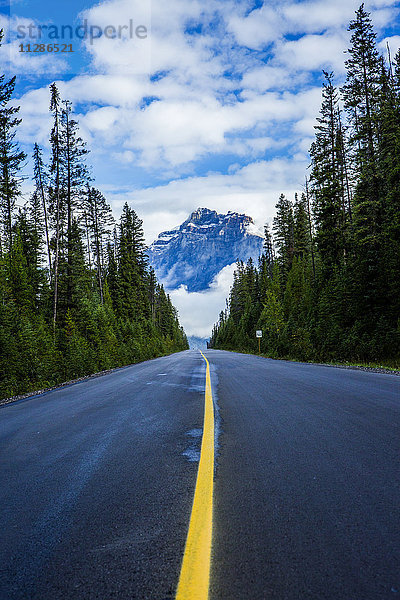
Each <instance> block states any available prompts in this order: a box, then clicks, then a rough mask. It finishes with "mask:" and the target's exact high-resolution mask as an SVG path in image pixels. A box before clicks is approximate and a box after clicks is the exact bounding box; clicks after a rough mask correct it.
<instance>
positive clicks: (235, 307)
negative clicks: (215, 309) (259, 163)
mask: <svg viewBox="0 0 400 600" xmlns="http://www.w3.org/2000/svg"><path fill="white" fill-rule="evenodd" d="M349 31H350V33H351V42H350V48H349V49H348V52H347V53H346V55H345V57H346V58H347V60H345V67H346V72H347V76H346V80H345V82H344V84H343V86H342V87H340V88H338V87H336V85H335V80H334V74H333V73H328V72H324V83H323V88H322V104H321V109H320V113H319V116H318V118H317V124H316V126H315V139H314V141H313V143H312V145H311V148H310V158H311V161H310V168H309V173H308V174H307V177H306V178H305V185H304V188H303V191H302V192H301V193H299V194H297V195H296V196H295V197H294V198H292V199H289V198H286V197H285V196H284V195H281V196H280V198H279V200H278V202H277V204H276V214H275V218H274V220H273V227H272V231H271V230H270V228H269V227H268V226H266V227H265V239H264V251H263V254H262V256H261V257H260V259H259V263H258V265H256V264H254V263H253V262H252V261H251V260H250V261H249V262H248V263H247V264H243V263H241V262H239V263H238V264H237V269H236V272H235V275H234V282H233V286H232V288H231V292H230V297H229V300H228V301H227V307H226V310H225V311H222V312H221V313H220V316H219V322H218V323H217V324H216V325H215V327H214V330H213V333H212V337H211V341H210V343H211V346H212V347H214V348H220V349H227V350H236V351H245V352H256V351H258V342H257V340H256V338H255V333H256V330H257V329H261V330H262V331H263V338H262V340H261V352H262V353H263V354H266V355H268V356H270V357H275V358H289V359H296V360H306V361H358V362H361V363H368V362H369V363H375V364H376V363H379V364H386V365H392V366H399V364H400V360H399V355H400V353H399V350H400V277H399V274H400V51H399V52H398V53H397V55H396V56H394V57H392V56H391V55H390V49H389V48H388V49H387V56H386V53H385V56H383V55H382V54H381V52H380V51H379V49H378V46H377V40H376V33H375V31H374V27H373V23H372V22H371V18H370V14H369V13H368V12H367V11H366V10H365V8H364V5H362V6H361V7H360V8H359V10H358V11H357V12H356V14H355V18H354V20H353V21H352V22H351V23H350V26H349Z"/></svg>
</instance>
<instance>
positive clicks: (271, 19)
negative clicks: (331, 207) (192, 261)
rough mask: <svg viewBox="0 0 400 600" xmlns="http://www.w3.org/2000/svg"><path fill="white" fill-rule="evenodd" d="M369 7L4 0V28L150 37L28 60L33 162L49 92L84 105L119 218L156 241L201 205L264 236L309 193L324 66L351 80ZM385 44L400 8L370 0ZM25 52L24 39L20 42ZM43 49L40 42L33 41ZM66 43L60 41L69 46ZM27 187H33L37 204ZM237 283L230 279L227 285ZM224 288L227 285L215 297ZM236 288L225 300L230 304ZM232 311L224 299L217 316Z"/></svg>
mask: <svg viewBox="0 0 400 600" xmlns="http://www.w3.org/2000/svg"><path fill="white" fill-rule="evenodd" d="M358 6H359V1H354V0H336V1H335V2H326V1H325V0H304V1H296V0H282V1H281V2H279V3H277V2H272V1H269V2H261V1H259V0H258V1H257V2H251V1H242V0H232V1H230V0H226V1H221V0H202V1H200V0H169V1H168V2H166V1H165V0H108V1H107V2H99V3H97V4H94V3H92V2H90V1H80V0H69V2H60V3H54V2H50V1H48V0H15V1H13V2H12V3H11V5H10V10H9V13H10V19H9V21H7V19H6V13H7V3H6V2H4V0H0V8H1V9H2V12H3V17H2V24H4V26H5V28H6V29H8V30H10V29H11V30H12V31H14V32H15V31H16V28H17V26H18V25H20V26H21V25H23V26H25V27H27V25H28V24H29V23H35V24H36V25H38V24H42V25H50V24H53V25H57V26H61V25H72V26H74V27H76V26H77V25H79V24H80V23H82V22H84V21H85V20H86V22H87V24H88V26H96V27H100V28H102V29H103V30H104V28H105V27H106V26H107V25H111V26H114V27H115V28H116V29H117V28H118V27H119V26H123V25H125V24H127V23H129V21H130V20H132V22H133V23H134V25H135V27H136V26H137V25H144V26H145V27H147V30H148V36H147V38H146V39H138V38H137V37H134V38H133V39H130V38H129V37H125V38H123V39H107V38H106V37H105V36H104V35H103V36H102V37H101V38H99V39H96V40H94V41H93V43H92V44H91V43H90V41H89V40H88V39H87V40H83V41H81V40H79V39H76V38H75V39H73V40H68V39H67V40H65V42H67V43H72V44H73V49H74V53H73V54H72V55H68V54H65V55H63V56H61V55H60V54H57V55H54V53H44V54H39V55H33V54H27V53H24V54H21V53H19V52H18V43H20V42H21V40H16V39H15V34H14V36H12V40H13V41H12V43H11V42H10V44H7V45H5V46H3V48H2V49H1V52H2V59H3V60H2V62H3V63H4V62H5V63H6V64H7V68H8V70H9V72H10V73H14V72H17V73H18V83H17V95H18V99H19V100H18V101H19V104H20V105H21V116H22V118H23V123H22V125H21V128H20V131H19V139H20V140H21V142H22V144H23V146H24V148H25V149H26V151H27V152H28V153H29V154H31V150H32V145H33V143H34V142H35V141H37V142H38V143H39V144H41V145H42V146H43V147H44V148H45V150H46V149H48V146H49V143H48V137H49V128H50V118H49V113H48V104H49V94H48V85H49V84H50V83H51V82H52V81H54V80H56V81H57V82H59V87H60V90H61V94H62V95H63V96H64V97H65V98H69V99H70V100H71V101H72V102H73V105H74V111H75V114H76V118H77V119H78V121H79V122H80V125H81V130H82V134H83V136H84V138H85V139H86V140H87V142H88V146H89V148H90V150H91V153H90V156H89V162H90V164H91V165H92V169H93V176H94V178H95V180H96V184H97V186H98V187H99V188H100V189H101V190H102V191H103V193H104V194H105V195H106V197H107V198H108V200H109V201H110V203H111V204H112V206H113V208H114V212H115V213H116V215H118V213H119V211H120V209H121V206H122V204H123V203H124V202H125V201H128V202H129V203H131V204H132V205H133V206H134V208H135V209H136V210H137V212H138V214H139V215H140V216H141V217H142V218H143V220H144V227H145V233H146V237H147V240H148V241H149V242H151V241H152V240H153V239H154V237H156V235H157V234H158V233H159V232H160V231H161V230H164V229H168V228H171V227H173V226H175V225H177V224H179V223H180V222H182V221H183V220H184V219H185V218H186V216H187V214H188V213H189V212H191V211H192V210H194V209H196V208H197V207H198V206H206V207H209V208H212V209H216V210H218V211H219V212H226V211H228V210H237V211H240V212H246V213H247V214H250V215H251V216H252V217H253V218H254V219H255V221H256V223H257V224H258V225H259V226H260V227H262V225H263V223H264V222H265V221H267V220H270V219H271V218H272V216H273V213H274V205H275V203H276V201H277V198H278V197H279V194H280V193H281V192H284V193H287V194H288V195H293V194H294V192H295V191H301V189H302V186H303V183H304V177H305V175H306V172H307V166H308V164H309V157H308V149H309V146H310V143H311V141H312V137H313V125H314V123H315V117H316V116H317V112H318V110H319V105H320V85H321V81H322V69H325V70H329V71H330V70H334V71H335V73H336V75H337V82H338V83H339V84H340V83H341V82H342V81H343V78H344V76H345V71H344V60H345V54H344V51H345V50H346V48H347V47H348V45H349V33H348V32H347V27H348V23H349V21H350V20H351V19H352V18H353V15H354V11H355V10H356V9H357V8H358ZM366 8H367V10H369V11H370V12H371V13H372V17H373V21H374V23H375V27H376V31H377V34H378V41H379V43H380V45H381V48H382V50H384V47H385V43H386V41H387V40H388V41H389V43H390V46H391V49H392V52H393V54H394V53H395V52H396V50H397V49H398V47H399V46H400V23H399V2H398V1H393V0H371V1H370V2H367V3H366ZM23 41H24V42H25V43H26V42H27V40H26V39H25V40H23ZM32 41H33V42H34V41H35V40H32ZM60 42H61V41H60ZM29 187H30V182H29V181H26V182H25V184H24V190H25V191H26V192H27V193H28V191H29ZM222 279H223V280H224V281H225V285H228V284H227V283H226V278H222ZM215 289H217V288H215ZM225 292H226V290H225V291H224V293H225ZM221 302H222V306H223V301H222V295H221V298H219V297H218V298H217V296H215V306H217V303H220V307H221Z"/></svg>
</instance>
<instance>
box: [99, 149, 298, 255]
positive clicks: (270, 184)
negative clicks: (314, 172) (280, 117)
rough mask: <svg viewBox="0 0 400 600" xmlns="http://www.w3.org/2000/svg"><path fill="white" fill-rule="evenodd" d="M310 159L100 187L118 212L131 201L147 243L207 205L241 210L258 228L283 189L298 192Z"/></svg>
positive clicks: (220, 209) (224, 210)
mask: <svg viewBox="0 0 400 600" xmlns="http://www.w3.org/2000/svg"><path fill="white" fill-rule="evenodd" d="M307 165H308V162H307V161H306V160H304V157H302V156H298V157H296V158H293V159H283V158H282V159H274V160H271V161H259V162H254V163H250V164H249V165H247V166H245V167H239V168H237V169H236V170H235V169H234V170H233V172H231V173H229V174H227V175H223V174H221V173H208V174H207V175H205V176H203V177H196V176H194V177H187V178H186V179H176V180H173V181H170V182H169V183H168V184H166V185H160V186H154V187H151V188H147V189H145V190H143V189H141V190H135V191H130V190H128V191H125V192H121V191H113V189H112V188H109V189H108V190H103V191H104V193H105V194H106V195H107V197H108V199H109V200H111V202H112V204H113V207H114V209H115V210H116V212H119V211H120V210H121V207H122V206H123V204H124V202H128V203H129V204H131V205H132V206H133V207H134V208H135V210H136V212H137V213H138V214H139V215H140V216H141V218H142V219H143V221H144V229H145V234H146V240H147V243H149V244H150V243H151V242H152V241H153V240H154V239H155V238H156V237H157V235H158V233H159V232H160V231H162V230H169V229H172V228H173V227H175V226H176V225H180V224H181V223H182V222H183V221H184V220H185V219H186V218H187V217H188V215H189V214H190V213H191V212H192V211H193V210H195V209H196V208H198V207H199V206H205V207H207V208H210V209H214V210H216V211H218V212H219V213H227V212H228V211H229V210H233V211H237V212H240V213H242V212H245V213H246V214H248V215H249V216H251V217H253V219H254V220H255V222H256V224H257V225H258V226H259V227H260V228H261V229H262V227H263V225H264V224H265V223H266V222H267V221H271V219H272V217H273V216H274V213H275V204H276V203H277V201H278V198H279V195H280V194H281V193H285V194H287V195H288V196H289V197H292V198H293V196H294V194H295V192H301V191H302V189H303V185H304V177H305V174H306V171H307Z"/></svg>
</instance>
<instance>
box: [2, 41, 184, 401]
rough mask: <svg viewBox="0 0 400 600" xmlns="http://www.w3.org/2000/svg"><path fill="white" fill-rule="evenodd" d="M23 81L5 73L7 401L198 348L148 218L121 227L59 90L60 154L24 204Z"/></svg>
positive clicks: (37, 165)
mask: <svg viewBox="0 0 400 600" xmlns="http://www.w3.org/2000/svg"><path fill="white" fill-rule="evenodd" d="M2 35H3V33H2V32H0V42H1V39H2ZM15 82H16V79H15V77H13V78H12V79H10V80H9V79H7V77H6V76H5V75H2V76H1V77H0V136H1V137H0V218H1V233H0V397H8V396H13V395H17V394H20V393H23V392H27V391H30V390H37V389H39V388H46V387H51V386H53V385H57V384H58V383H61V382H64V381H68V380H71V379H75V378H78V377H81V376H85V375H88V374H92V373H95V372H99V371H103V370H108V369H111V368H114V367H119V366H123V365H127V364H131V363H134V362H137V361H140V360H146V359H150V358H153V357H156V356H160V355H164V354H169V353H172V352H176V351H180V350H184V349H186V348H187V347H188V345H187V339H186V336H185V333H184V331H183V329H182V328H181V326H180V325H179V322H178V318H177V312H176V310H175V308H174V307H173V305H172V303H171V300H170V298H169V296H168V295H167V294H166V293H165V291H164V289H163V286H162V285H160V284H159V283H158V282H157V280H156V277H155V274H154V271H153V270H152V268H151V267H150V266H149V265H148V261H147V258H146V246H145V243H144V235H143V227H142V221H141V219H140V218H139V217H138V215H137V214H136V212H135V211H134V210H133V209H132V208H131V207H129V206H128V204H125V206H124V207H123V210H122V215H121V218H120V221H119V223H118V224H117V223H116V222H115V220H114V217H113V214H112V211H111V208H110V205H109V204H108V203H107V200H106V198H105V197H104V196H103V194H102V193H101V192H100V191H99V190H98V189H96V187H95V186H94V182H93V179H92V177H91V175H90V169H89V168H88V166H87V155H88V149H87V147H86V144H85V143H84V141H83V140H82V138H81V136H80V134H79V126H78V123H77V122H76V120H74V118H73V113H72V105H71V103H70V102H69V101H68V100H63V99H62V98H61V97H60V93H59V90H58V89H57V86H56V84H52V85H51V86H50V94H49V107H50V112H51V119H52V128H51V131H50V132H49V139H50V148H51V151H50V153H49V157H48V160H47V161H46V160H44V157H43V154H44V153H43V150H42V148H40V147H39V146H38V145H37V144H35V146H34V148H33V149H32V164H33V172H32V184H33V186H32V189H33V192H32V194H31V195H30V198H29V200H28V201H27V202H26V203H25V204H24V205H22V194H21V185H22V181H23V178H24V177H25V175H24V173H25V170H26V169H25V167H26V164H27V160H28V157H27V156H26V155H25V153H24V152H23V151H22V150H21V149H20V145H19V143H18V127H19V125H20V123H21V119H20V116H19V107H18V106H16V103H15V101H14V99H13V93H14V88H15Z"/></svg>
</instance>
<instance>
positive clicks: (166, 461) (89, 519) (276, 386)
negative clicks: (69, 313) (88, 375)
mask: <svg viewBox="0 0 400 600" xmlns="http://www.w3.org/2000/svg"><path fill="white" fill-rule="evenodd" d="M0 452H1V461H0V498H1V514H0V536H1V542H0V565H1V567H0V568H1V575H0V599H1V600H17V599H18V600H25V599H29V600H52V599H63V600H65V599H71V600H72V599H74V600H81V599H82V600H92V599H97V600H99V599H104V600H111V599H121V600H128V599H129V600H145V599H151V600H166V599H174V598H177V599H178V600H183V599H185V600H195V599H199V600H206V598H209V599H210V600H242V599H243V600H247V599H249V600H264V599H265V600H324V599H327V600H328V599H329V600H385V599H388V600H389V599H393V600H395V598H400V460H399V459H400V379H399V378H398V377H396V376H394V375H385V374H376V373H365V372H360V371H355V370H344V369H337V368H331V367H324V366H316V365H307V364H302V363H290V362H285V361H276V360H269V359H264V358H261V357H257V356H249V355H243V354H234V353H230V352H222V351H217V350H208V351H205V352H204V356H203V355H202V354H201V353H200V352H198V351H194V350H192V351H186V352H182V353H179V354H174V355H171V356H167V357H163V358H159V359H155V360H152V361H148V362H144V363H141V364H137V365H134V366H131V367H126V368H123V369H120V370H117V371H114V372H113V373H110V374H108V375H105V376H102V377H98V378H94V379H89V380H86V381H82V382H79V383H76V384H73V385H70V386H67V387H63V388H59V389H56V390H53V391H51V392H48V393H45V394H43V395H38V396H35V397H31V398H28V399H25V400H20V401H17V402H14V403H12V404H9V405H6V406H3V407H2V408H1V409H0Z"/></svg>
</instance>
